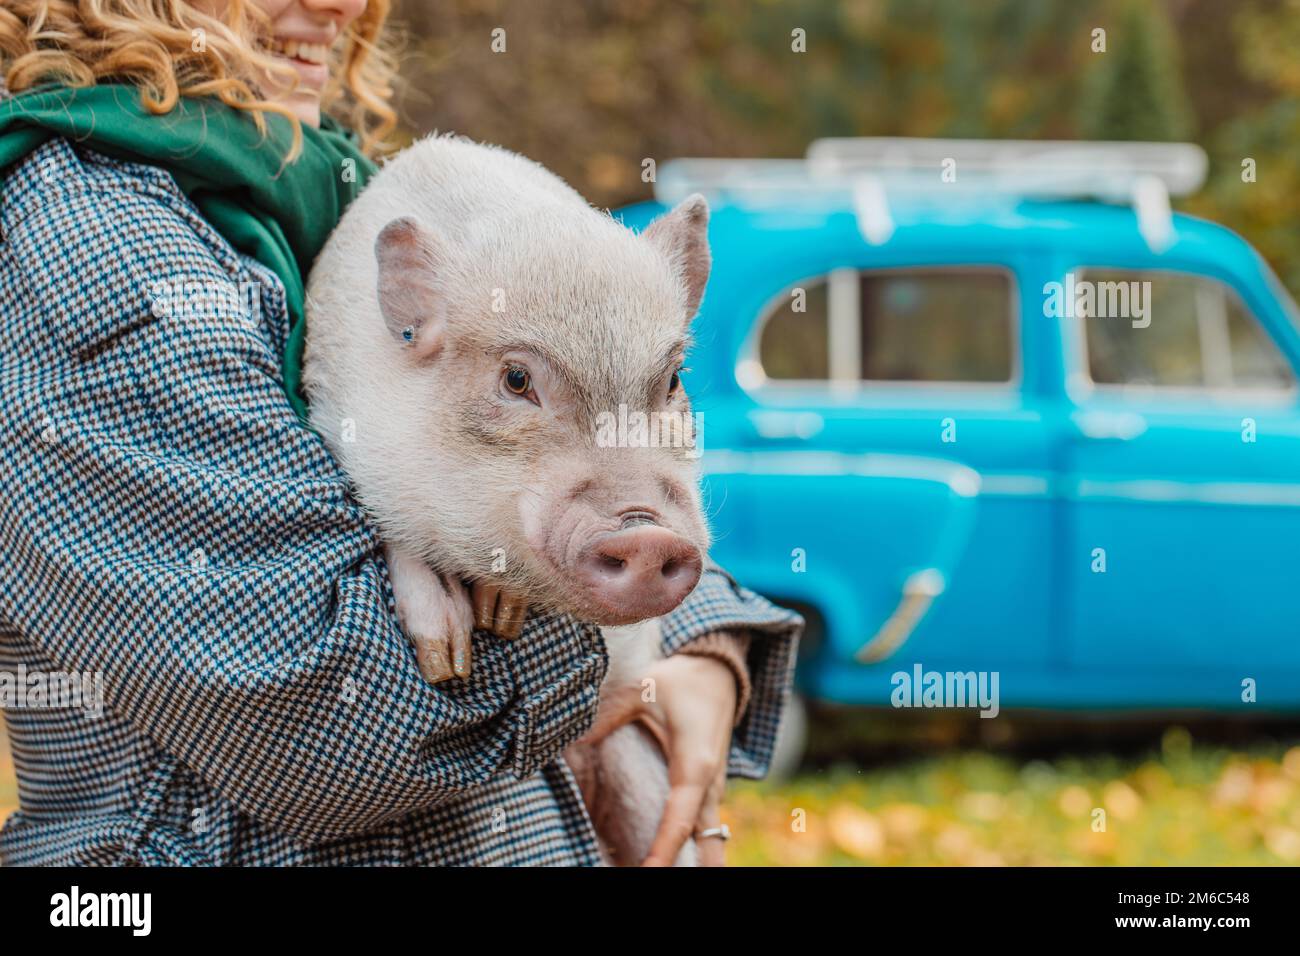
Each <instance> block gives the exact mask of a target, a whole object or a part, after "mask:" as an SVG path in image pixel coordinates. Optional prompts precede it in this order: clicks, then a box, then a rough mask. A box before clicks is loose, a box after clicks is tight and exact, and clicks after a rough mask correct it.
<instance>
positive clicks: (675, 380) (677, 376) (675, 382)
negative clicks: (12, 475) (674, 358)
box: [668, 367, 682, 397]
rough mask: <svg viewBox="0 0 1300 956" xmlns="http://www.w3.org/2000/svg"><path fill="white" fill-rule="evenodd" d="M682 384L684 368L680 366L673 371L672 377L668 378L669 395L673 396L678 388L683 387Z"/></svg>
mask: <svg viewBox="0 0 1300 956" xmlns="http://www.w3.org/2000/svg"><path fill="white" fill-rule="evenodd" d="M681 385H682V369H681V368H680V367H678V369H677V370H676V371H675V372H673V376H672V378H670V379H669V380H668V395H669V397H672V395H674V394H675V393H676V392H677V389H679V388H681Z"/></svg>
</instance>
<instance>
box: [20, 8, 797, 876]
mask: <svg viewBox="0 0 1300 956" xmlns="http://www.w3.org/2000/svg"><path fill="white" fill-rule="evenodd" d="M387 7H388V2H387V0H371V2H370V3H367V2H366V0H256V2H247V0H203V2H194V3H188V4H187V3H184V2H180V0H173V2H157V0H81V2H79V3H78V2H73V0H10V2H8V3H6V5H5V9H4V10H3V11H0V64H2V65H3V69H4V74H3V75H4V79H5V82H6V86H7V89H8V98H7V99H5V100H4V101H3V102H0V165H2V166H3V169H4V176H5V178H4V185H3V191H2V192H0V235H2V236H3V238H2V239H0V304H2V305H3V308H0V348H3V353H2V354H3V355H4V356H5V357H4V359H3V360H0V403H3V407H4V408H5V410H6V412H7V422H8V427H7V428H6V429H4V432H3V434H4V437H3V439H0V442H2V444H0V449H2V453H3V467H2V468H0V670H4V671H9V672H16V671H18V670H19V669H20V668H23V669H25V672H26V673H27V674H29V675H30V674H33V673H42V672H43V673H45V674H67V673H76V674H88V675H95V677H96V679H99V678H102V688H103V702H102V703H103V712H102V714H99V715H97V714H96V713H95V710H96V708H94V707H84V706H83V707H70V706H65V707H63V708H62V709H53V710H28V709H24V708H22V707H14V708H11V709H10V710H8V711H7V712H6V720H7V722H8V726H9V732H10V735H11V739H12V744H13V753H14V758H15V763H16V765H17V770H18V776H19V781H20V800H21V808H20V810H19V812H18V813H16V814H15V815H14V816H13V817H11V819H10V820H9V822H8V824H7V825H6V826H5V828H4V831H3V833H0V863H5V864H23V863H62V864H87V863H100V864H124V863H145V864H181V863H201V864H224V865H230V864H235V865H238V864H252V863H261V864H345V863H368V864H390V865H409V864H485V863H553V864H554V863H560V864H586V863H594V862H597V861H598V859H599V857H598V854H597V851H596V846H595V842H594V838H593V835H592V832H591V827H590V823H589V821H588V818H587V816H586V814H585V811H584V810H583V808H582V804H581V799H580V796H579V794H578V792H577V790H576V788H575V786H574V781H573V777H572V774H571V773H570V772H569V770H568V768H567V767H566V765H565V764H564V763H563V761H562V760H561V759H560V757H561V753H562V751H563V749H564V748H565V747H566V746H567V745H568V744H570V743H571V742H573V740H574V739H575V738H577V737H578V736H580V735H581V734H583V733H584V732H588V729H589V728H590V727H591V725H592V721H593V719H594V716H595V706H596V699H597V688H598V686H599V681H600V678H601V675H602V674H603V673H604V669H605V668H604V663H605V662H604V650H603V647H602V646H601V644H600V641H599V639H598V636H597V634H596V632H595V630H594V629H592V628H590V627H586V626H582V625H579V624H577V623H576V622H573V621H571V620H568V619H564V618H557V617H540V616H534V617H532V618H530V619H529V620H528V623H527V625H526V627H525V629H524V633H523V635H522V637H521V638H519V639H518V640H513V641H506V640H502V639H499V638H495V637H492V636H491V635H488V634H483V633H477V634H476V635H475V646H474V651H473V659H474V662H475V663H474V668H473V671H472V672H471V673H469V674H468V675H465V676H463V677H458V678H453V679H451V680H448V681H444V682H441V683H438V684H436V685H430V684H428V683H426V682H425V681H423V680H422V679H421V677H420V674H419V671H418V669H417V666H416V662H415V660H414V657H413V655H412V653H411V649H410V647H409V645H408V644H407V642H406V641H405V639H404V638H403V636H402V635H401V633H400V631H399V629H398V628H397V625H396V623H395V619H394V616H393V613H392V608H391V591H390V588H389V584H388V579H387V570H386V568H385V567H384V565H383V561H382V557H381V549H380V547H379V543H378V541H377V540H376V537H375V532H374V530H373V528H372V527H371V526H370V525H369V524H368V523H367V521H366V518H365V516H364V515H363V514H362V513H361V511H360V510H359V508H358V506H357V504H356V502H355V501H354V500H353V499H352V498H351V497H349V495H348V492H347V485H346V480H345V477H344V475H343V474H342V473H341V472H340V470H339V468H338V466H337V465H336V464H335V462H334V461H333V460H332V459H331V458H330V456H329V455H328V453H327V452H326V450H325V448H324V446H323V445H322V443H321V441H320V439H319V437H318V436H316V435H315V433H313V432H312V431H310V430H309V429H307V428H304V427H303V426H302V424H301V420H300V415H301V413H302V412H303V406H302V404H301V402H302V400H301V396H300V395H299V393H298V388H297V384H298V358H299V353H300V350H301V337H302V276H303V273H304V272H305V271H306V270H307V268H309V266H310V263H311V261H312V258H313V257H314V255H315V253H316V251H317V250H319V248H320V246H321V244H322V243H323V242H324V239H325V236H326V235H327V234H328V232H329V229H330V228H331V227H332V226H333V225H334V223H335V222H336V221H337V219H338V216H339V214H340V213H341V211H342V209H343V207H344V206H345V205H346V204H347V202H348V201H349V200H350V199H351V198H352V197H353V196H354V195H355V194H356V192H357V191H358V190H359V189H360V187H361V186H362V185H363V184H364V181H365V179H366V177H367V175H368V174H369V173H370V172H371V171H372V170H373V165H372V163H371V161H370V159H369V157H370V155H371V154H373V153H374V151H376V150H377V149H378V148H379V145H380V140H381V139H382V137H383V135H384V134H385V133H386V132H387V131H388V130H390V129H391V128H392V127H393V125H394V119H393V114H392V111H391V110H390V108H389V106H388V104H387V99H388V96H389V84H388V80H389V78H390V76H391V68H390V66H389V61H388V60H387V58H386V57H385V55H384V54H383V53H382V49H383V48H382V42H381V39H382V29H383V24H384V20H385V17H386V14H387ZM323 109H324V110H327V111H329V112H330V113H332V114H334V115H336V116H340V117H344V118H346V120H347V121H348V123H349V124H350V125H351V126H352V127H353V129H354V130H355V132H353V133H345V132H343V131H342V130H341V128H340V127H339V126H338V125H337V123H336V122H335V121H334V120H331V119H329V118H328V116H325V115H324V114H323V113H322V110H323ZM480 597H481V598H485V599H487V600H489V601H491V600H493V599H494V598H493V596H492V595H480ZM503 604H504V601H503ZM480 617H481V619H480V621H479V623H480V625H481V626H482V627H484V628H487V629H491V628H492V627H493V625H494V623H497V622H494V620H493V613H492V612H491V611H490V610H487V609H486V608H481V609H480ZM797 629H798V618H797V617H796V616H794V615H792V614H789V613H787V612H784V611H780V610H778V609H775V608H773V607H771V606H770V605H768V604H766V603H765V602H763V601H762V600H761V599H759V598H757V597H755V596H754V595H752V594H750V593H749V592H746V591H745V590H743V589H742V588H739V587H738V586H736V585H735V584H734V583H733V582H732V581H731V580H730V579H729V578H728V577H727V576H726V575H725V574H723V573H722V572H721V571H719V570H716V569H710V570H709V571H707V572H706V574H705V577H704V579H703V581H702V583H701V585H700V587H699V588H698V589H697V590H696V591H695V593H694V594H693V595H692V596H691V597H690V598H689V599H688V600H687V602H686V603H685V604H684V605H683V606H682V607H681V608H679V609H678V610H677V611H676V612H674V614H673V615H671V616H670V617H669V618H668V619H667V620H666V622H665V627H664V632H665V644H666V647H665V649H666V650H667V651H668V652H669V654H668V656H667V657H666V658H665V659H664V660H663V661H662V662H661V663H659V664H658V665H657V666H656V671H655V672H654V673H653V674H651V675H649V676H652V677H653V678H654V679H655V681H656V686H657V690H658V692H657V694H656V695H654V696H655V697H656V701H653V702H645V701H642V699H641V697H642V695H641V693H640V688H639V687H628V688H621V689H619V692H618V694H617V695H616V697H615V700H614V702H613V705H612V706H610V707H607V708H605V709H604V710H603V711H602V713H601V719H600V722H599V725H598V726H597V727H596V728H595V729H594V730H592V731H590V732H591V733H593V734H595V735H599V734H601V733H605V732H608V731H609V730H610V729H612V728H613V727H615V726H618V725H619V724H620V723H623V722H626V721H628V720H633V719H639V720H642V721H644V722H645V723H646V724H647V725H648V726H649V727H650V728H651V729H652V730H653V731H654V732H655V733H656V734H657V735H658V736H659V737H660V739H661V740H662V741H663V743H664V745H665V748H666V751H667V753H668V756H669V762H670V776H671V778H672V782H673V789H672V793H671V795H670V797H669V804H668V807H667V808H666V811H665V816H664V822H663V826H662V828H661V831H660V833H659V835H658V837H657V838H656V841H655V845H654V848H653V849H652V851H651V855H650V859H649V860H648V861H647V862H649V863H664V862H667V861H670V860H672V859H673V858H674V856H675V854H676V851H677V848H678V847H679V846H680V845H681V843H682V841H683V840H685V839H686V838H687V837H688V836H689V835H690V834H692V833H694V834H695V835H696V836H697V838H698V839H699V840H700V845H701V849H702V852H703V855H704V858H705V860H706V862H709V863H712V864H720V863H721V862H722V860H723V853H722V847H723V840H724V839H725V836H726V833H725V828H722V827H721V826H720V825H719V818H718V803H719V799H720V797H721V795H722V787H723V781H724V779H725V774H726V772H727V771H728V770H729V771H730V772H731V773H733V774H741V775H747V776H757V775H761V774H762V772H763V771H764V769H765V767H766V763H767V760H768V757H769V755H770V751H771V747H772V742H773V737H774V734H775V729H776V724H777V720H778V716H779V712H780V707H781V700H782V698H783V695H784V694H785V692H786V687H787V683H788V679H789V670H790V665H791V658H792V653H793V647H794V640H795V634H796V632H797ZM85 686H88V687H89V686H99V685H97V684H96V683H95V681H94V680H91V681H87V683H86V684H85Z"/></svg>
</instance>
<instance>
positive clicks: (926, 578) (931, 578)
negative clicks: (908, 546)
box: [853, 568, 945, 664]
mask: <svg viewBox="0 0 1300 956" xmlns="http://www.w3.org/2000/svg"><path fill="white" fill-rule="evenodd" d="M944 587H945V582H944V579H943V575H942V574H940V573H939V571H938V569H937V568H926V569H925V570H924V571H917V572H916V573H915V574H913V575H911V576H910V577H909V578H908V579H907V580H906V581H904V582H903V596H902V597H901V598H900V599H899V602H898V607H896V608H894V613H893V614H891V615H889V620H887V621H885V623H884V624H882V625H880V630H879V631H877V632H876V636H875V637H873V638H872V639H871V640H869V641H867V643H866V644H863V645H862V647H861V648H860V649H859V650H858V652H857V653H856V654H854V655H853V659H854V660H856V661H857V662H858V663H859V664H878V663H880V662H881V661H883V660H884V659H885V658H887V657H889V656H890V655H892V654H893V653H894V652H895V651H897V650H898V649H899V648H900V647H902V646H903V644H904V643H905V642H906V641H907V639H908V638H909V637H911V636H912V632H913V631H915V630H916V625H918V624H920V623H921V619H922V618H923V617H925V612H926V611H928V610H930V605H931V604H933V603H934V599H935V598H937V597H938V596H939V595H940V594H942V593H943V589H944Z"/></svg>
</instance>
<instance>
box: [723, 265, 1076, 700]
mask: <svg viewBox="0 0 1300 956" xmlns="http://www.w3.org/2000/svg"><path fill="white" fill-rule="evenodd" d="M791 245H792V246H793V245H795V244H794V243H791ZM896 245H897V246H898V251H892V252H891V258H890V259H889V260H888V261H885V260H884V259H883V258H882V256H881V253H880V251H879V250H875V249H865V250H864V253H863V257H862V261H861V262H860V263H857V264H853V265H846V266H840V267H838V268H836V269H832V270H826V271H815V272H805V274H803V275H801V276H800V277H798V278H797V279H795V280H794V281H790V282H787V283H786V284H785V286H784V288H781V289H780V291H779V292H777V293H776V294H775V295H771V293H770V292H769V293H768V294H769V300H768V302H767V304H766V306H765V307H763V308H761V309H759V310H757V314H756V316H755V321H754V322H753V326H752V329H751V330H750V333H749V334H748V336H747V337H746V341H745V342H744V343H743V345H742V347H741V348H740V350H739V355H738V359H737V361H736V367H735V370H734V373H733V374H734V375H735V376H736V378H737V381H738V382H739V384H740V385H741V386H742V389H741V390H740V391H739V392H738V393H737V395H736V396H735V397H734V400H733V401H732V403H731V405H730V411H728V412H727V414H726V415H725V416H724V417H726V418H727V419H728V420H730V421H732V422H739V423H742V424H740V425H739V426H738V427H734V428H732V429H730V431H729V433H728V436H727V440H726V446H727V454H728V455H730V456H731V459H732V460H720V459H722V458H723V457H724V456H722V455H719V454H717V453H716V449H717V445H718V441H717V438H718V436H717V435H716V434H715V435H714V436H713V439H712V440H711V441H709V442H707V443H706V445H707V446H708V447H710V448H712V449H714V450H715V454H714V455H713V458H712V463H711V461H710V455H709V454H708V453H706V455H705V468H706V472H707V473H708V484H709V491H710V499H711V500H712V501H713V502H714V503H715V512H714V523H715V528H717V529H718V532H719V533H718V541H717V544H716V545H715V549H714V553H715V555H716V556H717V557H718V558H719V560H721V561H723V562H724V563H728V564H732V565H737V566H741V567H747V573H748V574H751V575H754V576H755V577H754V580H761V581H765V583H766V586H767V587H768V588H769V589H770V590H771V591H773V592H775V593H777V594H780V595H787V596H789V595H791V594H796V595H797V594H798V592H799V591H800V590H804V591H809V592H810V591H812V590H813V589H814V588H813V587H812V585H813V584H814V583H815V589H816V590H819V591H821V592H822V593H823V594H824V593H826V591H827V590H830V591H832V592H834V593H836V594H839V595H842V596H843V598H844V600H843V601H838V600H837V601H835V602H833V603H835V604H837V605H840V606H843V607H851V608H853V612H852V614H851V616H848V615H845V616H842V617H841V619H840V620H837V621H833V622H831V626H830V627H829V629H828V630H829V632H830V633H829V634H828V638H829V641H830V643H831V645H832V653H831V658H832V659H831V660H830V661H825V660H823V661H821V662H820V663H821V664H822V665H825V666H824V667H823V668H822V671H821V674H820V676H821V677H822V678H823V679H824V683H823V684H822V685H821V686H819V687H816V688H814V690H815V692H818V691H820V692H823V693H824V695H825V696H830V697H834V698H838V699H854V698H856V699H862V697H863V696H864V695H863V694H862V693H860V692H858V693H855V691H854V689H853V688H855V687H856V688H859V689H861V688H864V687H868V686H869V687H872V688H873V690H872V692H871V694H869V695H866V696H873V697H879V698H880V700H879V702H881V703H883V702H885V700H886V699H887V689H888V685H887V680H888V675H889V674H891V673H893V672H895V671H897V670H899V669H900V668H908V667H911V666H912V664H913V663H916V662H919V663H922V664H923V665H924V666H926V667H930V666H932V665H933V666H945V665H951V666H952V667H957V668H961V669H963V670H965V669H971V668H985V669H999V668H1004V667H1008V666H1014V665H1023V666H1027V667H1028V666H1035V665H1041V664H1043V663H1044V662H1045V660H1046V658H1047V654H1048V641H1047V634H1046V630H1047V625H1048V615H1049V607H1048V604H1049V600H1050V593H1051V588H1050V583H1051V582H1050V575H1051V558H1052V555H1053V553H1054V548H1053V546H1052V541H1051V536H1052V534H1053V533H1054V532H1053V528H1052V523H1051V517H1050V516H1051V502H1050V495H1049V479H1048V475H1047V472H1048V469H1049V467H1050V464H1051V462H1050V459H1051V444H1050V442H1051V440H1050V438H1049V436H1048V435H1046V434H1045V432H1044V429H1043V427H1042V421H1041V417H1040V415H1039V413H1038V411H1037V408H1036V402H1035V400H1034V397H1033V396H1032V395H1030V396H1027V394H1026V387H1025V383H1026V378H1027V376H1026V371H1025V363H1024V353H1025V346H1026V344H1027V342H1028V343H1029V344H1031V346H1032V347H1035V348H1036V347H1037V345H1038V343H1037V342H1036V341H1034V340H1033V336H1035V335H1041V334H1043V330H1042V329H1040V328H1034V329H1028V330H1027V329H1026V327H1025V326H1026V323H1025V322H1024V321H1023V320H1022V318H1023V317H1022V302H1021V295H1020V281H1019V274H1020V271H1021V269H1022V267H1023V265H1024V263H1023V262H1022V261H1021V260H1019V259H1017V258H1016V257H1015V256H1004V257H1002V258H1000V259H993V260H983V261H981V260H975V261H971V262H954V263H950V264H945V265H935V264H934V259H933V256H934V247H933V246H932V245H927V247H926V253H925V255H922V254H920V253H917V252H915V251H912V252H910V253H909V252H908V251H907V250H906V249H905V248H903V244H901V243H900V244H896ZM804 247H805V249H806V248H807V244H806V243H805V244H804ZM748 266H749V272H748V281H749V282H750V283H751V284H752V283H754V282H755V281H760V282H761V281H762V277H763V275H764V272H763V271H762V263H761V262H760V261H758V260H757V259H754V260H750V261H749V263H748ZM724 270H725V264H724ZM767 275H769V276H770V275H771V273H770V272H769V273H767ZM727 281H728V277H727V276H726V275H725V273H724V275H722V276H721V277H719V285H720V286H721V289H719V288H716V287H713V286H711V294H718V293H720V292H724V293H725V291H726V289H727ZM769 281H770V279H769ZM719 298H723V299H724V301H725V296H719ZM715 301H716V300H715ZM704 319H705V321H704V323H702V324H704V325H705V326H706V327H707V325H708V320H709V319H708V316H705V317H704ZM1040 325H1041V323H1040ZM715 407H717V406H716V405H715ZM798 549H803V550H804V552H805V554H806V567H805V568H799V567H798V566H797V561H796V560H793V559H791V557H790V556H791V555H794V554H795V552H796V550H798ZM758 555H765V556H771V560H767V559H764V560H763V561H761V562H760V561H758V560H756V556H758ZM795 557H796V558H797V555H795ZM779 558H784V559H785V561H783V562H782V563H781V565H780V566H778V564H777V559H779ZM787 563H788V564H789V570H788V571H786V570H785V565H786V564H787ZM760 564H762V565H763V566H759V565H760ZM773 575H776V576H777V579H776V580H773ZM814 575H815V577H814ZM809 578H812V579H813V580H812V582H810V581H809V580H808V579H809ZM810 598H811V595H810ZM850 662H852V664H853V668H856V669H853V668H849V667H845V666H843V665H844V664H846V663H850ZM882 688H883V689H884V693H882V692H881V690H882Z"/></svg>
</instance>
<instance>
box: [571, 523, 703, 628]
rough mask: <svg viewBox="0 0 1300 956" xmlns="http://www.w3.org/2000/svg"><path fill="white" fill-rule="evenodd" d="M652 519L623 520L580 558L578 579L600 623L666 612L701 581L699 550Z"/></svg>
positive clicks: (609, 623)
mask: <svg viewBox="0 0 1300 956" xmlns="http://www.w3.org/2000/svg"><path fill="white" fill-rule="evenodd" d="M650 520H651V519H650V518H649V517H647V518H640V516H639V515H638V516H635V517H633V519H632V520H624V522H623V528H622V530H619V531H615V532H612V533H611V534H608V535H605V536H604V537H602V538H599V539H598V540H596V541H595V542H594V543H592V544H591V545H590V546H588V547H587V548H586V549H585V550H584V551H583V552H582V553H581V554H580V555H579V556H578V567H577V577H578V580H579V582H580V583H581V584H582V585H583V587H584V590H586V592H587V594H588V598H589V600H590V601H591V603H592V604H593V605H594V606H595V609H596V610H597V612H598V613H599V615H600V620H599V621H597V623H599V624H608V625H617V624H631V623H632V622H634V621H643V620H645V619H646V618H650V617H658V616H659V615H661V614H667V613H668V612H669V611H671V610H672V609H673V608H675V607H677V605H678V604H681V603H682V601H683V600H685V599H686V595H688V594H690V593H691V591H692V589H694V587H695V585H696V584H697V583H698V582H699V580H700V572H701V569H702V567H703V559H702V557H701V555H700V549H699V548H697V547H696V546H695V545H693V544H691V543H690V542H689V541H687V540H686V539H685V538H683V537H682V536H681V535H678V534H674V533H673V532H672V531H669V530H668V529H667V528H660V527H657V526H655V525H653V524H651V523H649V522H650Z"/></svg>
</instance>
